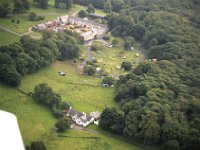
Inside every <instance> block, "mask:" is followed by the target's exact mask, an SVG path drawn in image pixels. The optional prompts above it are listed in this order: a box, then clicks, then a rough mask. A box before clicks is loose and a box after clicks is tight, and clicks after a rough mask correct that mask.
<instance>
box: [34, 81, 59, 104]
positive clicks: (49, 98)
mask: <svg viewBox="0 0 200 150" xmlns="http://www.w3.org/2000/svg"><path fill="white" fill-rule="evenodd" d="M32 97H33V98H34V99H35V100H36V101H38V102H39V103H41V104H44V105H46V106H49V107H53V106H59V105H60V102H61V97H60V95H58V94H56V93H55V92H54V91H53V90H52V89H51V88H50V87H49V86H48V85H47V84H46V83H42V84H39V85H37V86H36V87H35V89H34V93H33V95H32Z"/></svg>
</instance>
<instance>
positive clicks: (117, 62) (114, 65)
mask: <svg viewBox="0 0 200 150" xmlns="http://www.w3.org/2000/svg"><path fill="white" fill-rule="evenodd" d="M96 44H98V45H100V46H101V44H102V43H101V42H100V41H97V42H96ZM136 54H139V56H136ZM93 56H94V57H95V59H96V60H97V61H99V63H98V64H99V66H100V68H103V66H104V64H105V67H104V68H105V70H106V71H107V72H108V73H109V74H114V75H119V74H126V73H127V72H122V70H121V68H120V67H121V63H122V62H123V61H130V62H132V63H133V67H135V66H136V65H138V63H139V62H140V61H141V60H143V59H144V55H143V54H142V53H141V52H139V51H138V49H135V50H134V51H128V50H124V49H123V47H121V46H119V47H112V48H109V47H107V46H101V50H99V51H97V52H93Z"/></svg>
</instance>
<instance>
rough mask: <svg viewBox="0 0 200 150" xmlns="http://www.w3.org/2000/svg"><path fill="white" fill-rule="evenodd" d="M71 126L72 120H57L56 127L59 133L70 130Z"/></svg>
mask: <svg viewBox="0 0 200 150" xmlns="http://www.w3.org/2000/svg"><path fill="white" fill-rule="evenodd" d="M70 125H71V119H70V118H68V117H67V118H60V119H58V120H57V122H56V124H55V127H56V128H57V131H58V132H64V131H65V130H67V129H69V128H70Z"/></svg>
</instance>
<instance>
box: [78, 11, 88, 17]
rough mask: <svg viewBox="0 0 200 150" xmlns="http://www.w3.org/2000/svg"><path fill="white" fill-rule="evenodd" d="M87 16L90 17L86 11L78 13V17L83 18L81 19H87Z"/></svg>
mask: <svg viewBox="0 0 200 150" xmlns="http://www.w3.org/2000/svg"><path fill="white" fill-rule="evenodd" d="M87 15H88V13H87V11H85V10H80V11H79V12H78V16H79V17H81V18H85V17H87Z"/></svg>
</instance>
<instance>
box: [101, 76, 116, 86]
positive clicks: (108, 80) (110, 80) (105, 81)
mask: <svg viewBox="0 0 200 150" xmlns="http://www.w3.org/2000/svg"><path fill="white" fill-rule="evenodd" d="M102 84H108V85H114V84H115V79H114V78H113V77H109V76H107V77H105V78H104V79H103V80H102Z"/></svg>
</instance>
